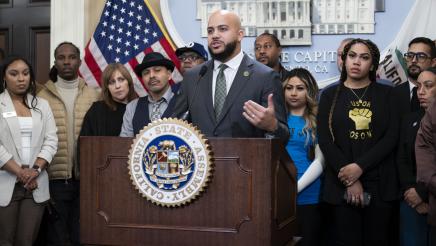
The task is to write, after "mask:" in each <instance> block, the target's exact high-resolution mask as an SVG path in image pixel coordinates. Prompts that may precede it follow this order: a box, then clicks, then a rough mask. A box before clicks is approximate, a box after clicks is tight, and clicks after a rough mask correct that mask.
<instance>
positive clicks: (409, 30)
mask: <svg viewBox="0 0 436 246" xmlns="http://www.w3.org/2000/svg"><path fill="white" fill-rule="evenodd" d="M435 25H436V1H435V0H416V1H415V3H414V5H413V7H412V8H411V10H410V12H409V14H408V16H407V17H406V19H405V20H404V23H403V25H402V26H401V28H400V31H399V32H398V34H397V36H396V37H395V40H394V41H393V42H392V43H391V44H390V45H388V47H386V49H385V50H383V52H382V54H381V57H380V61H381V62H380V66H379V69H378V76H379V77H380V78H381V79H387V80H390V81H392V83H393V84H395V85H398V84H401V83H403V82H406V81H407V74H406V70H407V67H406V63H405V61H404V59H403V53H404V52H406V51H407V48H408V44H409V42H410V41H411V40H412V39H414V38H416V37H427V38H430V39H432V40H433V39H436V26H435Z"/></svg>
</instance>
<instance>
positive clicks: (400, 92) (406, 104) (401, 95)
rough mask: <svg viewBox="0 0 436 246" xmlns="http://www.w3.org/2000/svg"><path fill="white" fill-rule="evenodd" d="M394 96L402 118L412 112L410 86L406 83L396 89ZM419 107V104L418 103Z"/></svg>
mask: <svg viewBox="0 0 436 246" xmlns="http://www.w3.org/2000/svg"><path fill="white" fill-rule="evenodd" d="M392 93H393V95H394V97H395V100H396V106H397V109H398V113H399V114H400V117H402V116H404V115H405V114H408V113H410V112H412V102H411V98H410V86H409V82H408V81H406V82H404V83H402V84H400V85H398V86H396V87H394V90H393V92H392ZM418 105H419V103H418Z"/></svg>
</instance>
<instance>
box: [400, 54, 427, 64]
mask: <svg viewBox="0 0 436 246" xmlns="http://www.w3.org/2000/svg"><path fill="white" fill-rule="evenodd" d="M414 57H415V58H416V60H417V61H418V62H423V61H425V60H427V59H428V58H430V56H428V55H427V54H426V53H424V52H418V53H414V52H407V53H405V54H404V59H406V61H408V62H410V61H413V58H414Z"/></svg>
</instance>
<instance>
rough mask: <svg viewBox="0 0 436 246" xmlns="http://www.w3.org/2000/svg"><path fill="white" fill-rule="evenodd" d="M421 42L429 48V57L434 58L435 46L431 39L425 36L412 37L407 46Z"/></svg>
mask: <svg viewBox="0 0 436 246" xmlns="http://www.w3.org/2000/svg"><path fill="white" fill-rule="evenodd" d="M417 43H423V44H426V45H427V46H428V47H429V48H430V55H431V59H433V58H436V46H435V43H434V42H433V40H431V39H429V38H426V37H417V38H414V39H412V41H410V43H409V48H410V46H411V45H412V44H417Z"/></svg>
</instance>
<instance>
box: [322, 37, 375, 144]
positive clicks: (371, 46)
mask: <svg viewBox="0 0 436 246" xmlns="http://www.w3.org/2000/svg"><path fill="white" fill-rule="evenodd" d="M355 44H363V45H365V46H366V47H368V50H369V53H370V55H371V62H372V64H371V65H372V66H371V69H370V71H369V74H368V78H369V80H370V81H371V83H375V82H376V81H377V69H378V65H379V62H380V51H379V49H378V47H377V45H376V44H374V43H373V42H372V41H371V40H369V39H360V38H356V39H353V40H351V41H350V42H349V43H348V44H347V45H345V47H344V52H343V53H342V57H341V58H342V61H344V62H343V63H342V71H341V78H340V84H339V85H338V86H337V88H336V92H335V96H334V97H333V102H332V105H331V107H330V111H329V118H328V124H329V130H330V135H331V137H332V139H333V142H334V141H335V136H334V134H333V127H332V122H333V111H334V110H335V106H336V102H337V100H338V95H339V92H340V90H341V87H342V86H343V85H344V82H345V81H346V80H347V78H348V74H347V69H346V67H345V66H346V59H347V56H348V52H349V51H350V49H351V47H352V46H353V45H355Z"/></svg>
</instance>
